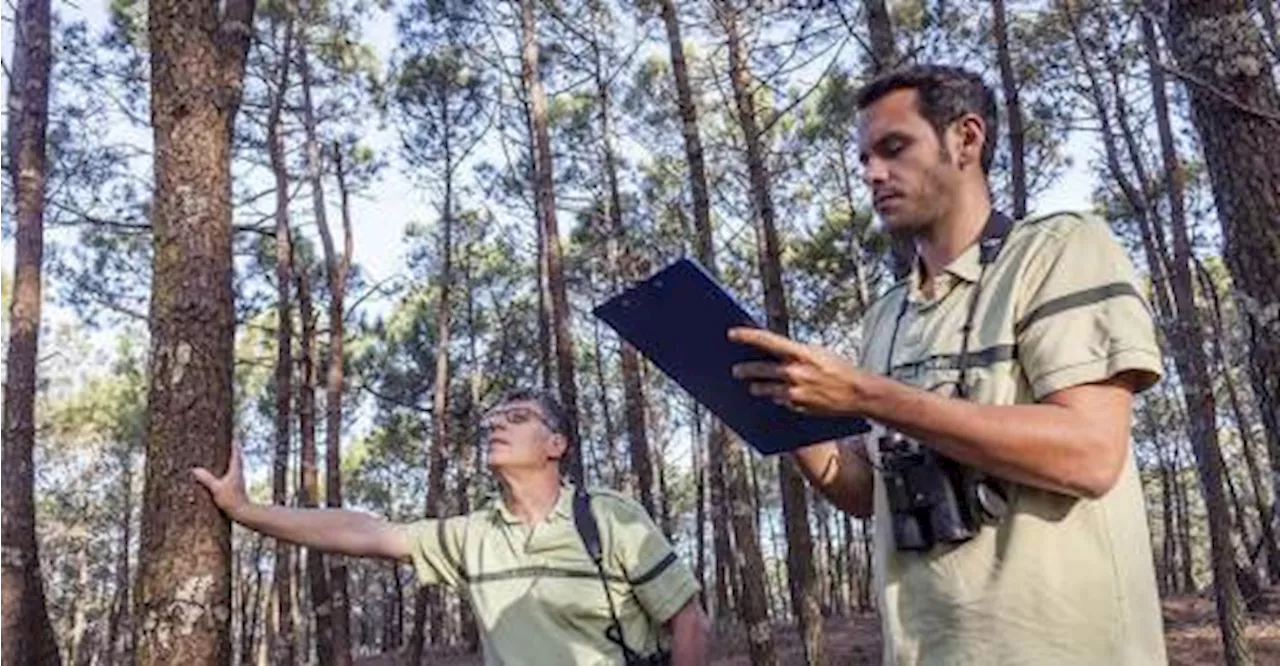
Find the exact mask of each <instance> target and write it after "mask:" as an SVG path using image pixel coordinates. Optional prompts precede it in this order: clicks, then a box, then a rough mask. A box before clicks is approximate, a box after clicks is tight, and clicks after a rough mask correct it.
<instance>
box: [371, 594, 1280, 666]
mask: <svg viewBox="0 0 1280 666" xmlns="http://www.w3.org/2000/svg"><path fill="white" fill-rule="evenodd" d="M1164 627H1165V640H1166V644H1167V646H1168V650H1169V663H1170V664H1171V665H1173V666H1202V665H1204V664H1221V663H1224V662H1223V658H1222V642H1221V640H1220V639H1219V633H1218V624H1217V618H1216V616H1215V613H1214V605H1213V600H1212V599H1211V598H1209V597H1205V596H1183V597H1175V598H1171V599H1166V600H1165V601H1164ZM826 632H827V650H828V655H829V657H830V661H831V663H833V664H877V663H879V661H880V623H879V621H878V620H877V619H876V617H875V616H874V615H870V614H867V615H857V616H853V617H834V618H831V619H829V620H828V621H827V623H826ZM1248 636H1249V641H1250V643H1251V644H1252V646H1253V655H1254V660H1255V663H1258V664H1280V589H1273V590H1271V591H1269V593H1268V594H1267V598H1266V603H1265V604H1264V607H1263V608H1261V609H1260V610H1259V612H1256V613H1253V614H1251V615H1250V616H1249V627H1248ZM774 643H775V647H776V648H777V651H778V662H779V663H780V664H783V665H791V664H803V663H804V655H803V651H802V647H801V645H800V640H799V636H798V633H797V632H796V630H795V629H794V628H788V629H780V630H778V631H777V632H776V633H775V634H774ZM711 652H712V663H713V664H715V665H716V666H746V665H747V664H750V663H751V661H750V659H749V657H748V656H747V653H746V640H745V638H744V636H743V635H742V633H741V630H736V631H735V630H723V631H721V632H719V633H718V635H717V636H716V639H715V641H714V642H713V645H712V650H711ZM397 657H400V656H399V655H378V656H375V657H369V658H365V659H357V660H356V666H401V665H402V664H407V662H408V659H407V658H403V657H400V658H397ZM425 663H430V664H450V665H451V666H480V664H482V663H483V661H482V660H481V658H480V657H479V655H474V654H458V653H457V652H438V653H435V654H433V655H432V656H431V657H430V658H428V659H426V660H425Z"/></svg>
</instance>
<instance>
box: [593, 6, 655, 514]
mask: <svg viewBox="0 0 1280 666" xmlns="http://www.w3.org/2000/svg"><path fill="white" fill-rule="evenodd" d="M595 13H596V15H597V16H596V18H597V22H599V13H598V9H597V10H595ZM596 34H599V33H598V32H593V33H592V35H596ZM591 46H592V50H593V51H594V54H595V67H594V70H593V71H594V75H595V84H596V101H597V103H598V104H599V106H600V136H601V152H602V153H603V155H602V156H603V159H604V176H605V183H606V185H607V186H608V188H609V226H610V229H609V231H610V233H609V235H608V237H609V244H610V245H611V246H612V248H611V250H612V251H610V252H609V254H610V256H611V258H612V259H613V260H614V262H615V263H614V265H613V266H611V268H612V270H613V277H614V278H615V280H617V279H621V280H622V281H624V282H629V281H631V280H634V279H635V278H636V277H637V276H636V271H635V265H634V261H633V260H632V251H631V250H630V244H629V243H628V242H627V232H626V226H625V225H624V224H623V221H622V194H621V192H620V191H619V188H618V160H617V156H616V152H615V149H614V145H613V130H612V127H611V125H610V115H611V114H612V108H611V104H610V98H609V83H608V81H607V80H606V77H605V73H604V64H603V62H602V56H601V53H600V44H599V42H598V41H595V40H594V37H593V41H592V44H591ZM619 250H620V251H619ZM619 353H620V355H621V357H622V358H621V366H622V399H623V412H624V413H625V414H626V420H627V443H628V444H629V445H630V453H631V472H632V474H634V475H635V477H636V485H637V486H639V489H640V503H641V504H642V505H644V508H645V510H646V511H648V512H649V515H650V516H652V517H655V518H656V517H657V516H658V511H657V505H656V504H655V503H654V500H653V466H652V465H651V464H650V462H649V435H648V432H647V430H646V424H645V397H644V387H643V384H642V383H641V381H640V355H639V354H638V353H637V352H636V350H635V348H634V347H632V346H631V345H629V344H627V342H626V341H625V340H624V341H623V342H622V343H621V349H620V350H619Z"/></svg>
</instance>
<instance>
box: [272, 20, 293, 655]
mask: <svg viewBox="0 0 1280 666" xmlns="http://www.w3.org/2000/svg"><path fill="white" fill-rule="evenodd" d="M284 30H285V33H284V55H283V56H282V57H281V58H280V78H279V80H278V81H276V82H275V85H274V90H273V92H272V95H271V110H270V112H269V114H268V116H267V149H268V151H269V156H270V159H271V171H272V173H273V174H274V176H275V186H276V210H275V223H276V224H275V232H276V238H275V241H276V367H275V394H276V395H275V398H276V413H275V444H276V447H275V458H274V460H273V464H272V468H271V501H272V502H273V503H274V504H276V505H279V506H288V504H289V456H290V451H289V444H290V441H291V437H290V430H291V429H290V423H291V422H292V419H293V312H292V309H291V303H290V298H291V292H292V289H293V274H292V270H291V269H292V266H291V264H292V261H293V256H292V255H293V248H292V246H291V240H292V239H291V238H290V231H289V167H288V164H287V162H286V161H285V145H284V137H282V136H281V134H280V121H281V113H282V111H283V109H284V98H285V93H286V91H287V90H288V87H289V64H290V62H291V61H292V59H293V58H292V56H293V20H292V19H289V20H287V21H286V23H285V28H284ZM295 550H296V548H295V547H294V546H293V545H292V544H290V543H288V542H286V541H284V540H277V541H276V559H275V573H274V575H273V576H272V579H273V581H274V584H275V602H276V604H275V613H274V615H273V618H272V620H273V622H274V627H273V631H272V632H271V635H272V645H271V661H272V663H276V664H292V663H294V656H293V642H294V641H293V556H294V552H295Z"/></svg>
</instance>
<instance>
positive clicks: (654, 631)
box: [404, 485, 698, 665]
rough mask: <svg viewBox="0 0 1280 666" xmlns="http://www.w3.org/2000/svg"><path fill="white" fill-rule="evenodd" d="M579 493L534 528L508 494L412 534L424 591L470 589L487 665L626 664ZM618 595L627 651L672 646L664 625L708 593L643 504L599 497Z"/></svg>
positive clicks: (604, 545) (594, 495)
mask: <svg viewBox="0 0 1280 666" xmlns="http://www.w3.org/2000/svg"><path fill="white" fill-rule="evenodd" d="M573 493H574V489H573V487H572V486H568V485H566V486H562V487H561V489H560V498H559V500H557V502H556V506H555V508H554V509H553V510H552V512H551V514H550V515H548V516H547V518H546V519H545V520H543V521H542V522H540V523H537V524H534V525H529V524H526V523H524V522H521V520H520V519H519V518H518V517H516V516H515V514H513V513H511V511H510V510H509V509H508V508H507V506H506V504H505V503H504V502H503V501H502V500H501V498H499V497H495V498H493V499H492V500H491V501H490V502H489V503H488V504H486V505H485V506H483V507H481V508H480V509H478V510H476V511H474V512H472V513H469V514H466V515H463V516H455V517H452V518H444V519H438V520H437V519H428V520H422V521H419V522H416V523H412V524H410V525H406V526H405V527H404V529H407V530H409V532H410V535H411V538H412V543H413V552H412V559H413V567H414V570H415V571H416V572H417V576H418V581H419V582H420V583H422V584H431V583H442V584H445V585H448V586H450V587H453V588H456V589H459V590H461V591H463V592H464V593H465V594H466V596H467V597H468V598H469V600H470V602H471V606H472V608H473V609H474V610H475V616H476V622H477V623H478V624H479V628H480V636H481V640H482V642H483V649H484V658H485V663H486V664H591V665H595V664H621V663H623V656H622V650H621V649H620V648H618V647H617V646H616V645H614V644H613V643H611V642H610V641H609V640H608V639H607V638H605V633H604V632H605V629H606V628H607V627H608V626H609V622H610V617H609V602H608V600H607V598H606V596H605V592H604V587H603V586H602V584H601V582H600V578H599V574H598V572H597V569H596V566H595V563H594V562H592V561H591V558H590V557H589V556H588V555H587V551H586V547H585V546H584V545H583V543H582V538H581V537H580V536H579V535H578V532H577V529H576V528H575V527H574V523H573ZM590 494H591V505H592V511H593V513H594V514H595V517H596V522H597V524H598V525H599V528H600V544H601V551H602V554H603V557H604V568H605V572H606V576H607V580H608V585H609V589H610V593H611V595H612V597H613V603H614V605H615V608H616V611H617V614H618V619H619V621H620V622H621V624H622V630H623V636H624V638H625V640H626V642H627V646H628V647H630V648H631V649H632V650H635V651H637V652H639V653H640V654H642V655H648V654H652V653H654V652H656V651H657V650H658V649H659V647H660V646H665V645H666V641H667V636H666V635H665V632H664V627H663V625H664V624H665V623H666V622H667V620H669V619H671V617H672V616H674V615H675V614H676V612H677V611H679V610H680V609H681V608H683V607H684V605H685V604H686V603H688V602H689V600H690V599H692V598H693V597H694V595H696V594H697V593H698V583H697V580H696V579H695V578H694V576H693V572H692V571H691V570H690V569H689V567H688V565H686V564H685V563H684V562H683V561H682V560H681V559H680V558H679V557H677V556H676V553H675V552H674V551H673V550H672V548H671V545H670V544H669V543H668V542H667V540H666V538H665V537H664V536H663V535H662V532H661V531H660V530H659V529H658V528H657V526H655V525H654V524H653V521H652V520H651V519H650V518H649V514H648V513H647V512H646V511H645V510H644V508H643V507H642V506H640V505H639V504H637V503H636V502H635V501H634V500H631V499H629V498H627V497H625V496H624V495H621V494H618V493H615V492H613V491H609V490H595V489H593V490H591V491H590Z"/></svg>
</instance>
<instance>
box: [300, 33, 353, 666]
mask: <svg viewBox="0 0 1280 666" xmlns="http://www.w3.org/2000/svg"><path fill="white" fill-rule="evenodd" d="M307 46H308V44H307V40H306V39H305V38H304V39H303V40H301V43H300V44H299V54H298V67H299V70H300V74H301V79H302V99H303V104H302V113H303V127H304V129H305V131H306V143H307V145H306V161H307V178H308V180H309V181H310V184H311V196H312V201H313V203H312V205H313V208H314V214H315V218H316V229H317V231H319V232H320V244H321V246H322V247H323V248H324V259H325V275H326V277H327V279H328V283H329V348H328V358H327V359H326V363H325V367H326V373H325V401H324V412H325V419H324V424H325V425H324V438H325V488H324V489H325V506H327V507H329V508H340V507H341V506H342V384H343V342H344V339H343V336H344V320H343V315H344V313H345V308H344V306H343V299H344V296H345V294H346V288H347V274H348V272H349V270H350V266H351V251H352V237H351V221H350V219H349V215H348V212H347V193H346V185H345V182H344V180H343V176H342V173H341V160H342V155H341V152H340V151H334V155H333V159H334V162H335V165H336V166H337V167H338V171H339V173H338V187H339V188H340V189H341V190H342V226H343V251H342V254H341V255H339V254H338V252H337V250H336V248H335V247H334V240H333V233H332V232H331V231H330V229H329V218H328V215H327V213H326V204H325V198H324V186H323V167H322V164H321V163H322V161H323V156H322V154H321V152H322V147H321V144H320V139H319V137H318V136H317V129H316V118H315V107H314V105H313V103H312V101H311V65H310V62H309V54H308V49H307ZM326 561H327V563H328V569H329V576H328V591H329V599H328V600H327V601H328V605H329V609H330V625H329V628H330V634H331V639H332V646H333V663H334V664H338V665H340V666H341V665H345V664H350V663H351V616H350V612H349V610H348V603H347V567H346V563H345V561H344V560H343V558H342V557H341V556H336V555H335V556H330V557H328V558H326Z"/></svg>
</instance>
